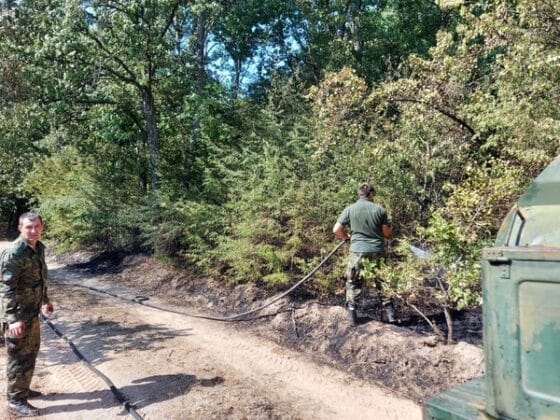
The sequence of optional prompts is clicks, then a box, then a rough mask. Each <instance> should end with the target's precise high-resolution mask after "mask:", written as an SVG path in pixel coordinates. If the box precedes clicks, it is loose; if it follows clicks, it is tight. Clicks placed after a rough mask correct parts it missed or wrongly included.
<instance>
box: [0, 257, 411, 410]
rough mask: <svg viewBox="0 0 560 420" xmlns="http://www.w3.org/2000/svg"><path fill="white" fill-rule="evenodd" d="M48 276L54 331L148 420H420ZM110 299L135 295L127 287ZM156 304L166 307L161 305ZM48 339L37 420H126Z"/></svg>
mask: <svg viewBox="0 0 560 420" xmlns="http://www.w3.org/2000/svg"><path fill="white" fill-rule="evenodd" d="M50 268H51V269H52V271H51V276H52V275H53V274H54V279H53V280H54V281H53V282H51V289H50V290H51V297H52V298H53V300H54V302H55V309H56V313H55V316H54V317H53V319H52V322H53V323H54V324H55V325H56V326H57V328H58V329H59V330H60V331H61V332H62V333H64V334H65V335H66V336H67V337H68V338H69V339H70V340H72V341H73V342H74V343H75V345H76V346H77V347H78V349H79V350H80V352H81V353H82V354H83V355H84V356H85V357H86V358H87V359H88V360H89V361H90V362H91V363H92V364H93V365H94V366H95V367H96V368H97V369H99V370H100V371H101V372H103V373H104V374H105V375H107V376H108V377H109V378H110V379H111V380H112V381H113V382H114V383H115V385H116V386H117V387H118V388H119V390H120V391H121V392H122V393H123V394H124V395H125V396H126V397H127V398H129V400H130V401H131V402H132V403H133V404H135V405H136V407H137V408H138V411H139V413H140V414H141V415H142V416H143V417H144V418H145V419H146V420H150V419H161V418H166V419H169V420H173V419H177V420H178V419H187V418H193V419H194V418H197V419H198V418H209V419H226V418H227V419H245V418H251V419H263V420H264V419H375V418H379V419H399V420H400V419H419V418H421V411H420V408H419V407H418V406H417V405H416V404H414V403H413V402H411V401H408V400H405V399H402V398H399V397H397V396H394V395H392V394H391V393H390V392H389V391H386V390H383V389H380V388H378V387H376V386H374V385H372V384H369V383H366V382H364V381H360V380H357V379H350V378H351V376H350V375H346V374H345V373H344V372H341V371H338V370H336V369H333V368H331V367H328V366H319V365H317V364H315V363H313V362H311V361H310V360H308V359H307V358H306V357H305V355H302V354H300V353H298V352H292V351H290V350H288V349H286V348H283V347H281V346H279V345H276V344H274V343H272V342H270V341H268V340H266V339H263V338H259V337H256V336H253V335H251V334H249V333H247V332H244V331H239V330H237V329H235V327H233V326H232V325H230V324H220V323H216V322H212V321H207V320H202V319H196V318H187V317H183V316H180V315H176V314H171V313H166V312H162V311H158V310H156V309H153V308H149V307H145V306H141V305H136V304H133V303H125V302H122V301H119V300H118V299H115V298H112V297H108V296H103V295H99V294H96V293H93V292H85V291H84V290H83V289H79V290H78V289H77V288H72V287H69V286H64V287H59V286H60V285H61V284H63V283H65V282H67V283H70V282H75V281H81V282H83V284H84V285H88V286H93V287H98V288H105V287H106V283H105V282H104V281H101V277H95V276H84V275H81V274H78V273H76V272H71V271H68V270H66V269H64V267H56V266H54V265H50ZM57 283H58V284H59V286H57ZM108 291H110V292H112V293H116V294H122V293H126V294H127V296H134V293H133V291H132V290H126V289H125V288H123V287H120V286H119V287H115V286H112V287H111V289H110V290H109V289H108ZM151 302H152V303H155V304H156V305H161V306H165V304H164V303H162V302H159V301H158V300H157V299H154V298H152V300H151ZM173 309H176V310H186V309H188V308H173ZM42 330H43V331H42V333H43V344H42V350H41V354H40V356H39V360H38V365H37V369H36V375H35V378H34V385H33V386H34V387H36V388H38V389H40V390H41V391H43V392H46V393H47V395H45V396H44V397H43V398H42V399H38V400H34V404H36V405H37V406H39V407H40V408H42V409H43V411H42V416H41V417H39V418H45V419H59V418H64V419H84V420H91V419H98V418H122V417H123V416H126V412H124V411H123V410H122V408H121V407H120V406H119V403H118V402H117V401H116V399H115V398H114V396H113V395H112V393H111V392H110V391H109V390H108V389H107V387H106V385H105V384H104V383H103V382H102V381H101V380H99V379H98V378H97V377H95V376H94V375H93V372H91V371H89V370H88V369H87V368H86V367H85V366H84V365H83V364H82V363H81V362H79V361H77V359H76V357H75V356H74V355H73V353H72V352H71V350H70V349H69V348H68V345H67V344H66V343H65V342H64V341H62V340H60V339H59V338H58V337H56V336H55V335H54V334H53V333H52V332H50V330H46V326H44V325H43V326H42ZM2 360H4V359H2ZM2 367H3V366H0V369H2ZM0 379H1V380H5V379H4V378H2V377H0ZM1 380H0V382H2V381H1ZM1 386H2V384H0V387H1ZM126 418H131V417H130V416H126Z"/></svg>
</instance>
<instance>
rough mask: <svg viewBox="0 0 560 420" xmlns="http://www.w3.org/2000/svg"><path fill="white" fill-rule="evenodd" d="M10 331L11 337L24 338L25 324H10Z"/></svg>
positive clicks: (18, 322)
mask: <svg viewBox="0 0 560 420" xmlns="http://www.w3.org/2000/svg"><path fill="white" fill-rule="evenodd" d="M8 331H9V332H10V335H11V336H12V337H14V338H21V337H23V333H25V322H23V321H16V322H14V323H12V324H9V325H8Z"/></svg>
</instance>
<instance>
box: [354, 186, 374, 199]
mask: <svg viewBox="0 0 560 420" xmlns="http://www.w3.org/2000/svg"><path fill="white" fill-rule="evenodd" d="M370 193H371V194H375V191H374V189H373V186H372V185H370V184H368V183H367V182H364V183H363V184H360V186H359V187H358V197H360V198H366V197H367V196H368V195H369V194H370Z"/></svg>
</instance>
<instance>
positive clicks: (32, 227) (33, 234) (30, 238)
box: [18, 219, 43, 247]
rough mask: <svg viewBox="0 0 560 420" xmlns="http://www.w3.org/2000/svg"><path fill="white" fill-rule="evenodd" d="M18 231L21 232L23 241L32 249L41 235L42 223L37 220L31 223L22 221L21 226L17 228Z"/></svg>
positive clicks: (27, 220)
mask: <svg viewBox="0 0 560 420" xmlns="http://www.w3.org/2000/svg"><path fill="white" fill-rule="evenodd" d="M18 229H19V231H20V232H21V236H23V239H25V241H26V242H27V243H28V244H30V245H31V246H33V247H34V246H35V244H36V243H37V241H38V240H39V239H40V238H41V234H42V233H43V223H42V222H41V221H40V220H39V219H36V220H33V221H31V220H29V219H23V221H22V222H21V224H20V225H19V226H18Z"/></svg>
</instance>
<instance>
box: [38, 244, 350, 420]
mask: <svg viewBox="0 0 560 420" xmlns="http://www.w3.org/2000/svg"><path fill="white" fill-rule="evenodd" d="M344 242H345V241H341V242H340V243H339V244H338V245H337V246H335V247H334V249H333V250H332V251H331V252H329V253H328V254H327V256H326V257H325V258H323V260H322V261H321V262H320V263H319V264H318V265H317V266H316V267H315V268H313V270H311V271H310V272H309V273H308V274H307V275H306V276H305V277H303V278H302V279H301V280H300V281H298V282H297V283H295V284H294V285H293V286H292V287H290V288H289V289H288V290H286V291H285V292H283V293H280V294H279V295H277V296H275V297H273V298H272V299H271V300H270V301H269V302H267V303H266V304H264V305H261V306H259V307H257V308H255V309H251V310H250V311H246V312H242V313H239V314H236V315H231V316H226V317H218V316H210V315H199V314H191V313H187V312H181V311H175V310H173V309H168V308H164V307H160V306H158V305H152V304H149V303H146V300H147V299H148V298H146V297H144V296H136V297H135V298H133V299H128V298H124V297H122V296H119V295H116V294H114V293H110V292H106V291H104V290H101V289H97V288H95V287H90V286H83V285H81V284H75V283H70V284H67V285H68V286H74V287H81V288H86V289H89V290H93V291H95V292H98V293H103V294H106V295H110V296H113V297H115V298H117V299H121V300H127V301H131V302H134V303H138V304H139V305H144V306H148V307H151V308H154V309H158V310H160V311H165V312H171V313H175V314H179V315H185V316H189V317H193V318H203V319H210V320H214V321H223V322H234V321H248V319H242V318H243V317H245V316H247V315H250V314H252V313H256V312H259V311H261V310H263V309H264V308H266V307H268V306H270V305H272V304H273V303H275V302H277V301H278V300H280V299H282V298H283V297H284V296H287V295H288V294H290V293H291V292H293V291H294V290H295V289H297V288H298V287H299V286H300V285H302V284H303V283H305V282H306V281H307V280H309V279H310V278H311V277H312V276H313V274H315V273H316V272H317V270H319V268H321V267H322V266H323V264H325V263H326V262H327V261H328V260H329V259H330V258H331V257H332V256H333V255H334V253H335V252H336V251H338V249H339V248H340V247H341V246H342V245H344ZM41 320H42V321H43V322H44V323H46V324H47V325H48V326H49V328H50V329H51V330H52V331H53V332H54V333H55V334H56V335H57V336H58V337H60V338H62V339H63V340H64V341H66V342H67V343H68V345H69V346H70V348H71V349H72V352H73V353H74V354H75V355H76V357H77V358H78V359H79V360H81V361H82V362H83V363H84V364H85V365H86V366H87V367H88V369H90V370H91V371H92V372H93V373H95V374H96V375H97V376H98V377H99V378H101V380H103V382H105V383H106V384H107V386H108V387H109V389H110V390H111V392H113V394H114V395H115V397H116V398H117V400H118V401H119V402H120V403H121V404H122V405H123V407H124V408H125V410H126V411H127V412H128V413H129V414H130V415H131V416H132V417H134V418H135V419H136V420H143V419H142V417H141V416H140V414H138V412H137V411H136V409H135V408H134V406H133V405H132V404H131V403H130V401H128V399H127V398H126V397H125V396H124V395H123V394H122V392H120V391H119V389H118V388H117V387H116V386H115V384H113V383H112V382H111V380H110V379H109V378H108V377H107V376H105V375H104V374H103V373H102V372H101V371H99V370H98V369H96V368H95V367H94V366H93V365H92V364H91V363H90V362H89V361H88V360H87V359H86V358H85V357H84V356H83V355H82V353H80V351H79V350H78V348H77V347H76V345H75V344H74V343H73V342H72V341H71V340H69V339H68V338H67V337H66V336H65V335H64V334H63V333H62V332H60V331H59V330H58V329H57V328H56V326H55V325H54V324H53V323H52V322H51V321H49V320H48V319H47V318H46V317H45V316H43V315H41Z"/></svg>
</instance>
